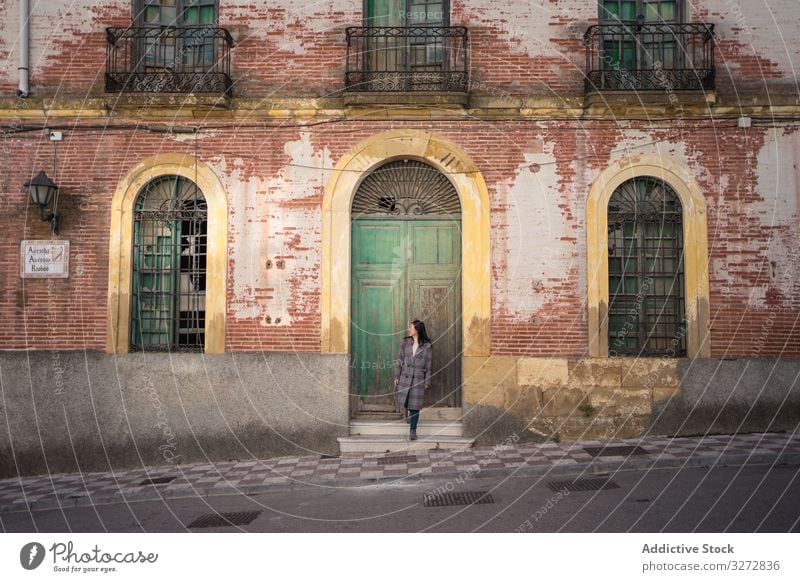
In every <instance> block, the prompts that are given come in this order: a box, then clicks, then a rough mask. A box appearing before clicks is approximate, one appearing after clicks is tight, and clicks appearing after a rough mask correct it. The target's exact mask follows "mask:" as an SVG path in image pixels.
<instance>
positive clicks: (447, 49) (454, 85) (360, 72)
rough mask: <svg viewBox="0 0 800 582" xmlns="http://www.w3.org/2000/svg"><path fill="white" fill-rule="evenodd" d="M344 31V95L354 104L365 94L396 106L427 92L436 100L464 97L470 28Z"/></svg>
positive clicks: (351, 28) (350, 28)
mask: <svg viewBox="0 0 800 582" xmlns="http://www.w3.org/2000/svg"><path fill="white" fill-rule="evenodd" d="M346 33H347V61H346V65H345V95H346V96H347V95H348V94H349V96H350V97H351V100H352V98H353V97H354V96H356V99H355V100H356V101H358V99H357V96H358V95H362V96H364V95H367V94H372V95H373V96H376V95H377V96H378V98H379V100H381V96H383V99H382V100H384V101H389V102H392V101H394V102H398V103H399V102H406V101H412V102H421V101H424V97H423V96H424V95H426V94H427V95H428V96H429V97H433V98H434V100H433V102H436V101H437V100H438V101H439V102H443V101H444V102H446V101H448V98H447V95H448V94H449V95H451V96H452V95H459V94H460V95H464V96H466V93H467V89H468V85H469V78H468V77H469V75H468V72H467V71H468V68H467V66H468V60H467V59H468V50H467V46H468V45H467V40H468V39H467V29H466V28H464V27H459V26H414V27H376V26H369V27H361V26H354V27H349V28H347V31H346ZM443 94H444V95H443ZM392 96H394V98H393V97H392ZM387 97H388V99H387ZM346 100H347V99H346Z"/></svg>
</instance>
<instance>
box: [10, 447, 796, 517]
mask: <svg viewBox="0 0 800 582" xmlns="http://www.w3.org/2000/svg"><path fill="white" fill-rule="evenodd" d="M617 446H637V447H641V449H639V450H638V451H637V454H629V455H624V454H619V455H610V454H607V453H613V452H617V451H603V454H602V455H599V456H598V455H596V454H595V455H593V454H590V452H587V450H586V449H587V448H588V449H591V448H595V449H596V448H598V447H600V448H604V447H605V448H607V447H617ZM594 452H595V453H597V451H596V450H595V451H594ZM749 463H752V464H773V463H774V464H778V463H787V464H800V433H750V434H739V435H715V436H705V437H703V436H699V437H674V438H673V437H653V438H649V437H645V438H633V439H609V440H586V441H573V442H562V443H553V442H551V443H544V444H534V443H521V444H519V445H518V446H497V447H490V448H473V449H465V450H461V451H442V450H435V449H431V450H429V451H413V452H411V453H409V452H402V453H391V454H374V453H372V454H363V455H352V456H343V457H327V456H320V455H310V456H303V457H283V458H275V459H266V460H253V461H243V462H226V463H212V464H185V465H175V466H170V467H148V468H142V469H133V470H127V471H113V472H107V473H76V474H52V475H46V476H35V477H21V478H14V479H4V480H0V512H11V511H26V510H29V509H44V508H63V507H75V506H87V505H95V504H101V503H122V502H126V501H140V500H158V499H164V498H168V497H196V496H200V497H204V496H210V495H221V494H254V493H259V492H266V491H268V490H270V489H273V488H276V487H287V486H290V487H291V486H295V485H317V486H329V487H348V486H350V487H353V486H358V485H363V484H369V483H373V482H375V481H380V482H386V481H393V480H403V479H419V478H439V477H447V476H448V475H453V476H459V475H468V476H471V477H475V476H478V475H479V474H480V475H482V476H490V475H498V474H508V475H512V474H520V475H531V474H533V475H535V474H539V475H557V474H558V475H564V474H575V473H582V472H588V473H590V474H591V473H598V472H607V471H614V470H620V469H644V468H648V467H699V466H705V467H711V466H716V465H723V464H731V465H742V464H749ZM170 477H174V479H171V480H168V482H164V483H158V482H156V483H146V482H144V481H145V480H148V479H150V480H156V481H158V480H159V479H162V480H167V479H168V478H170Z"/></svg>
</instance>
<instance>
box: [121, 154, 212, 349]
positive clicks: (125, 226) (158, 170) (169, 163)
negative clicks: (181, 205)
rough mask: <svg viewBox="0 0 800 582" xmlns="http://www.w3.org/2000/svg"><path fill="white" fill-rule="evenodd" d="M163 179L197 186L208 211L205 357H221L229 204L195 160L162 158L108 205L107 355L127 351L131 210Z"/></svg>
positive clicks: (129, 180)
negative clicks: (155, 181)
mask: <svg viewBox="0 0 800 582" xmlns="http://www.w3.org/2000/svg"><path fill="white" fill-rule="evenodd" d="M164 175H177V176H182V177H184V178H187V179H189V180H191V181H192V182H195V183H196V184H197V186H198V187H199V188H200V190H201V191H202V192H203V196H205V199H206V204H207V206H208V239H207V240H208V248H207V252H208V256H207V258H206V332H205V352H206V353H222V352H224V351H225V312H226V309H225V294H226V281H227V277H226V274H227V265H228V258H227V255H228V252H227V250H228V246H227V245H228V202H227V198H226V196H225V190H224V189H223V187H222V183H221V182H220V180H219V178H217V176H216V175H215V174H214V172H212V171H211V169H210V168H209V167H208V166H206V165H205V164H203V163H202V162H200V161H196V160H195V158H194V157H192V156H187V155H183V154H162V155H158V156H153V157H151V158H147V159H146V160H144V161H143V162H141V163H140V164H138V165H137V166H136V167H135V168H133V169H132V170H131V171H130V172H128V174H127V175H126V176H125V177H124V178H123V179H122V180H121V181H120V183H119V185H118V186H117V189H116V191H115V192H114V197H113V199H112V201H111V236H110V239H109V258H108V263H109V264H108V340H107V348H106V349H107V351H108V352H110V353H124V352H127V351H128V349H129V347H130V312H131V289H132V286H131V281H132V267H133V261H132V252H133V207H134V204H135V202H136V197H137V195H138V194H139V192H141V190H142V188H144V186H145V185H146V184H147V183H148V182H150V181H151V180H152V179H154V178H157V177H159V176H164Z"/></svg>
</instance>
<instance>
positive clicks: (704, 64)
mask: <svg viewBox="0 0 800 582" xmlns="http://www.w3.org/2000/svg"><path fill="white" fill-rule="evenodd" d="M584 45H585V47H586V81H585V90H586V93H587V94H588V93H593V92H603V91H662V92H666V93H670V92H672V91H713V89H714V75H715V69H714V25H713V24H705V23H685V24H670V23H641V22H639V23H637V22H631V23H628V24H625V23H616V24H599V25H594V26H590V27H589V29H588V30H587V31H586V33H585V34H584Z"/></svg>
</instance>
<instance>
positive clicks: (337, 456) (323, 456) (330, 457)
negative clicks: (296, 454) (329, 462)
mask: <svg viewBox="0 0 800 582" xmlns="http://www.w3.org/2000/svg"><path fill="white" fill-rule="evenodd" d="M319 458H320V459H338V458H339V455H320V456H319Z"/></svg>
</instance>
